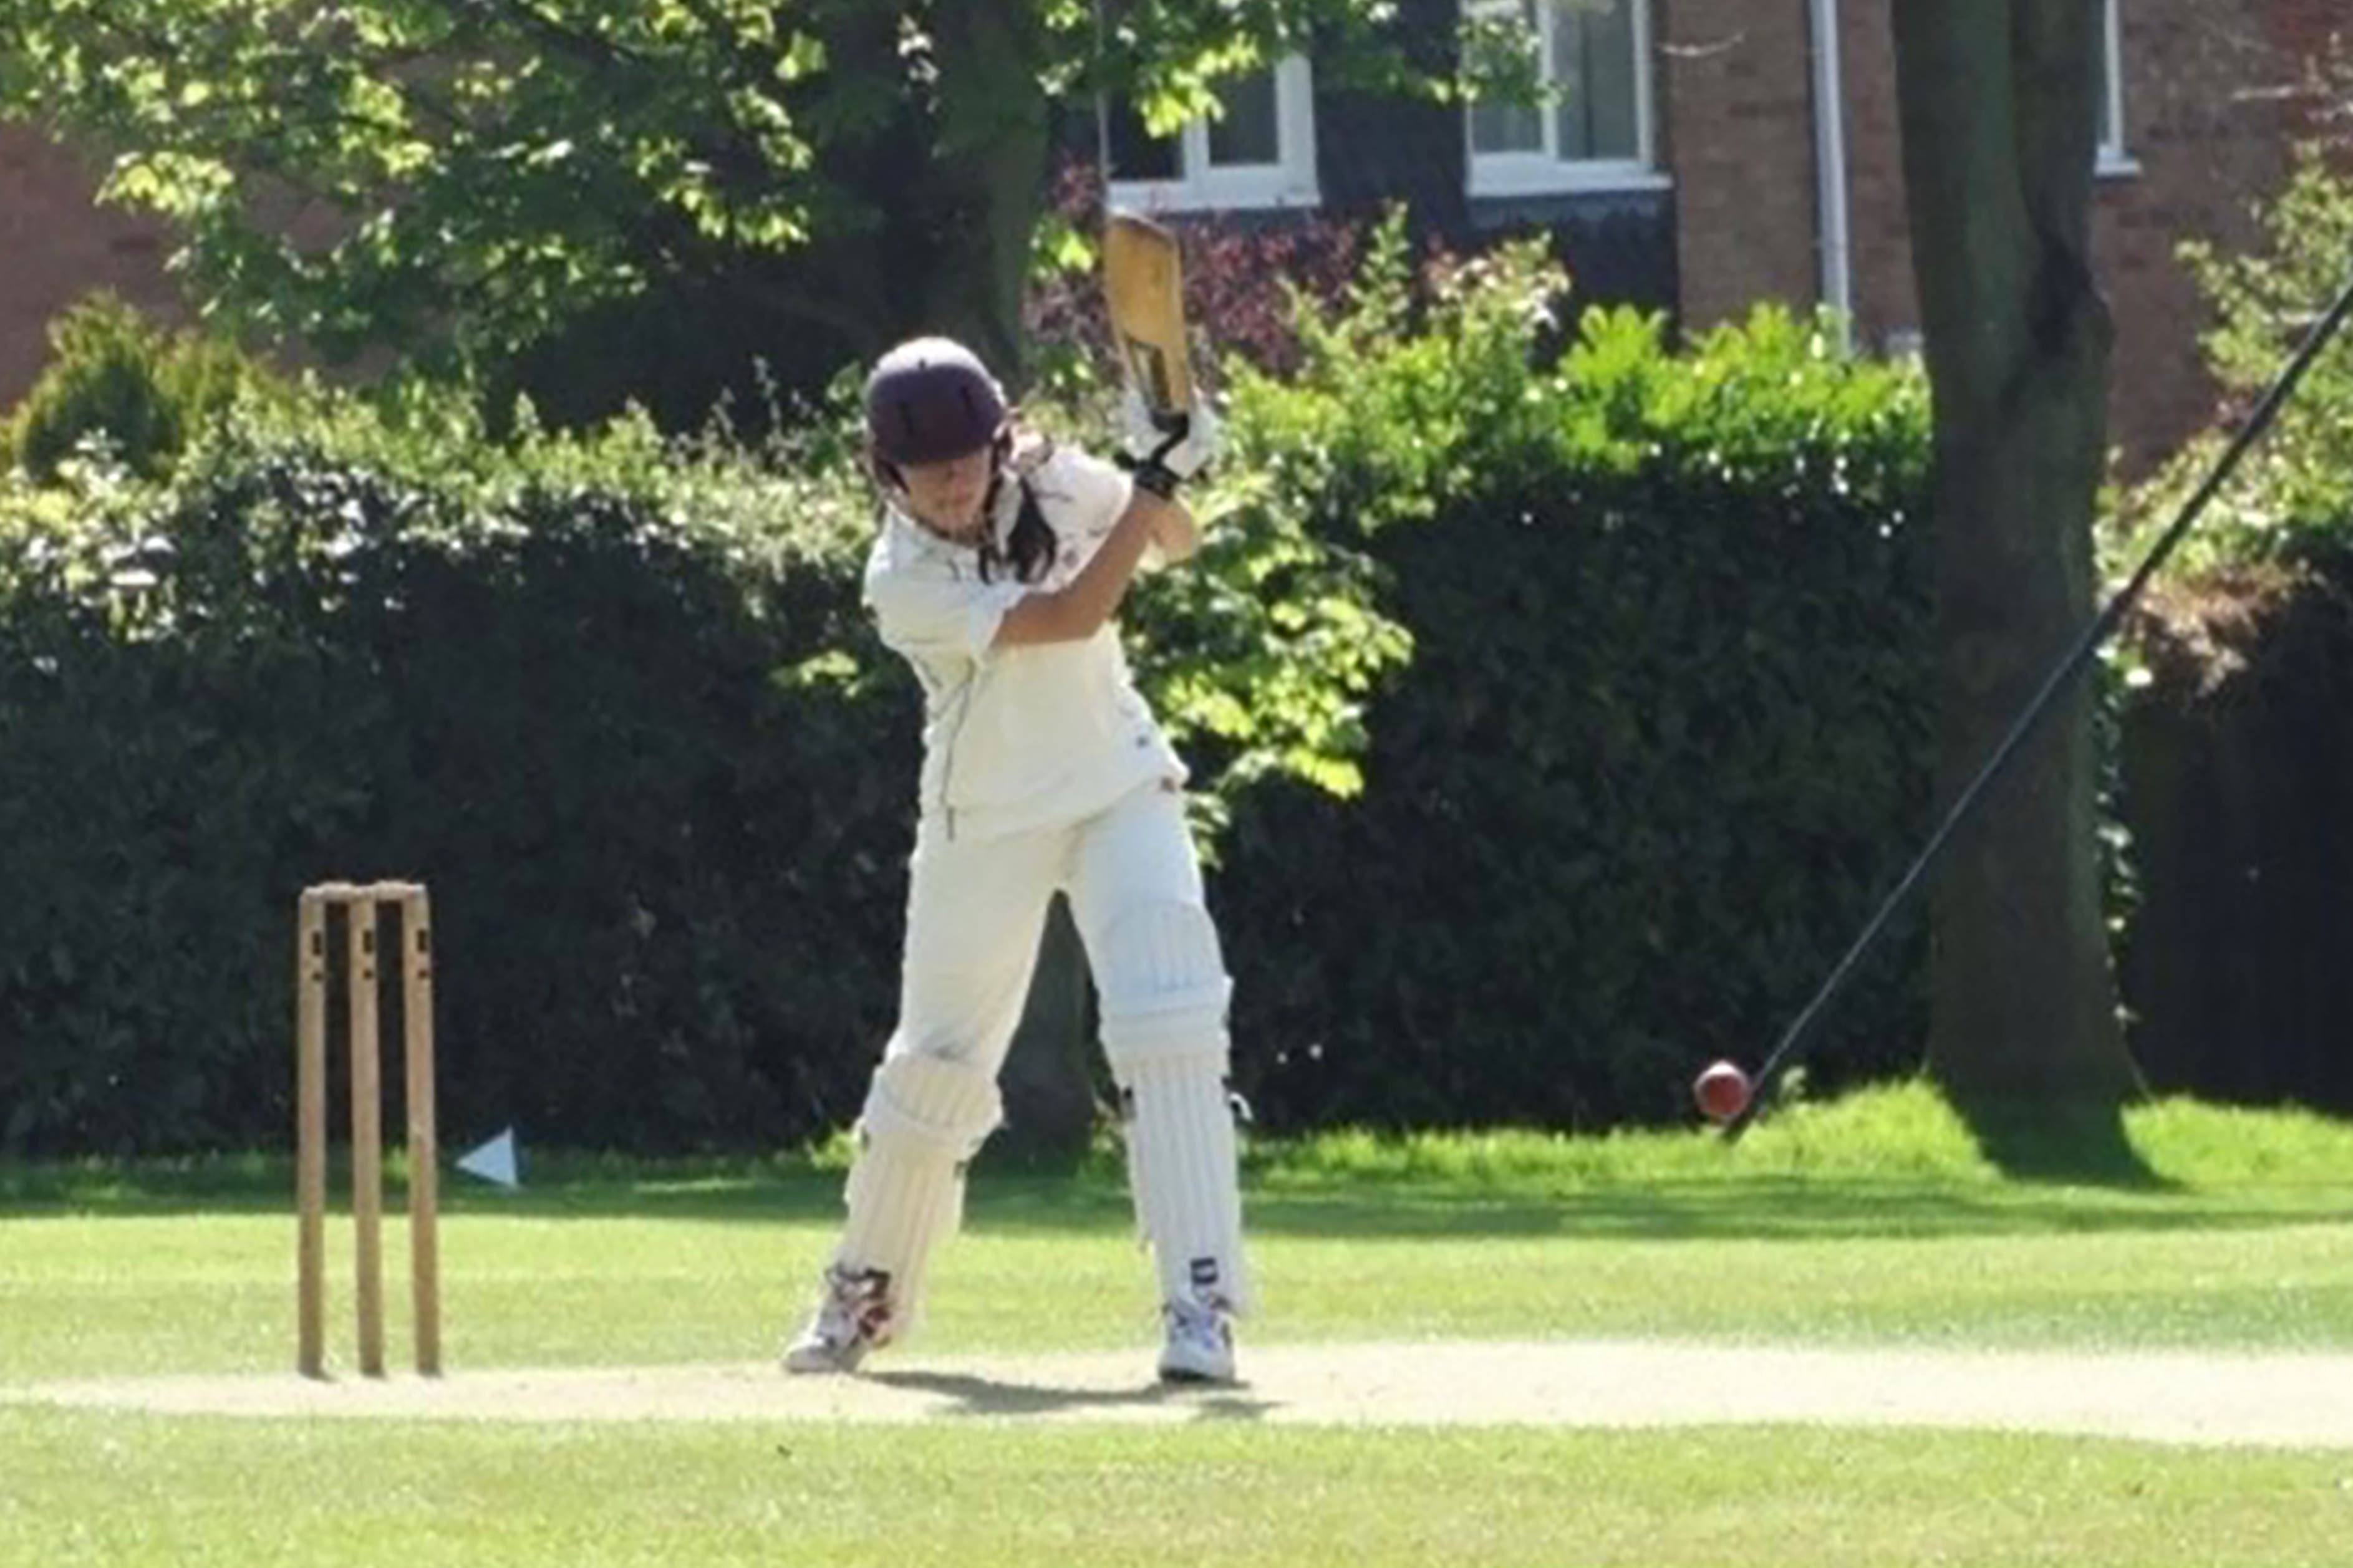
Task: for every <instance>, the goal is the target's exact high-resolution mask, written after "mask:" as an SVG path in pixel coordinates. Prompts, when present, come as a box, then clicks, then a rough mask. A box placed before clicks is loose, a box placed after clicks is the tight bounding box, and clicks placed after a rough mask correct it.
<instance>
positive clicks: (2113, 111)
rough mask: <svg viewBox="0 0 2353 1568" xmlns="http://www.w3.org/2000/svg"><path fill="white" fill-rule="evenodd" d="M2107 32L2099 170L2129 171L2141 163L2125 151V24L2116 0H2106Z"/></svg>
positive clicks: (2102, 50)
mask: <svg viewBox="0 0 2353 1568" xmlns="http://www.w3.org/2000/svg"><path fill="white" fill-rule="evenodd" d="M2105 10H2106V13H2107V16H2106V20H2105V34H2104V35H2103V37H2102V40H2101V45H2100V70H2101V75H2100V172H2101V173H2102V174H2131V173H2132V172H2133V171H2134V170H2135V169H2137V168H2138V167H2139V165H2138V164H2137V163H2134V162H2133V157H2132V154H2131V153H2128V152H2126V150H2125V50H2124V24H2123V22H2122V21H2121V19H2119V17H2118V16H2117V15H2116V0H2107V5H2106V6H2105Z"/></svg>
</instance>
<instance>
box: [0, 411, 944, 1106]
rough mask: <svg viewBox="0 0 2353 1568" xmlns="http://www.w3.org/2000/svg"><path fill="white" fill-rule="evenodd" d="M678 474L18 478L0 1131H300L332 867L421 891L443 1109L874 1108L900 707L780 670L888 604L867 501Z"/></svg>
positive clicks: (0, 801)
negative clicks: (681, 491)
mask: <svg viewBox="0 0 2353 1568" xmlns="http://www.w3.org/2000/svg"><path fill="white" fill-rule="evenodd" d="M91 499H92V498H88V497H85V498H83V503H84V504H85V505H87V504H88V503H89V501H90V500H91ZM684 499H686V498H685V497H683V496H680V495H671V496H663V495H661V494H659V492H656V491H651V490H646V489H632V488H631V487H630V486H629V485H628V484H627V483H624V482H620V481H618V480H617V479H616V478H615V477H614V476H610V475H607V476H594V475H588V474H580V475H573V476H567V475H565V474H564V473H563V472H562V471H561V464H558V463H539V464H529V465H522V466H519V468H518V471H516V472H513V473H511V474H506V475H502V476H501V477H499V478H498V479H495V480H493V481H491V482H489V483H484V484H479V485H478V484H474V483H471V482H469V481H468V480H467V479H464V478H461V477H456V476H450V475H448V474H442V475H437V476H436V477H434V478H431V479H423V478H420V477H418V476H417V474H414V473H406V474H404V473H402V472H400V471H399V469H398V468H397V466H396V465H392V464H386V463H382V462H379V461H375V460H371V459H370V458H367V457H365V456H363V455H356V454H353V453H351V452H348V451H344V452H336V453H330V452H326V451H322V450H316V449H304V448H303V447H301V446H289V445H278V444H275V443H262V444H260V445H259V446H255V447H245V448H241V449H239V450H237V451H236V452H235V453H233V454H224V455H223V456H222V458H221V460H220V461H219V462H218V463H217V464H216V465H213V466H207V467H206V468H205V469H204V470H203V471H200V472H197V473H195V474H194V475H192V476H190V477H189V478H188V479H186V480H185V482H184V483H183V484H182V485H181V486H180V487H179V488H178V489H175V490H174V491H172V492H170V493H168V494H159V495H152V496H147V497H142V498H138V499H137V500H135V501H134V500H125V501H123V502H121V503H120V504H118V505H117V506H116V507H114V508H112V509H111V516H107V517H106V518H105V519H104V521H103V522H102V523H100V522H99V521H97V520H96V519H95V518H94V516H93V513H92V512H90V511H85V512H84V513H83V515H82V517H81V519H80V521H79V525H78V526H77V527H75V528H72V529H57V530H42V529H38V528H36V527H31V526H28V525H27V519H26V517H24V516H21V515H20V517H19V518H18V520H17V521H18V527H17V528H16V530H15V531H13V533H12V535H11V537H10V538H9V540H8V553H7V558H6V562H5V567H0V577H5V588H6V605H7V613H6V614H5V617H0V725H5V736H6V740H5V746H0V842H5V845H6V846H7V849H6V853H7V856H8V860H9V868H10V875H9V882H10V884H11V897H10V898H9V899H8V900H6V901H5V904H0V963H5V970H0V978H5V1004H0V1038H5V1042H6V1047H7V1048H6V1050H5V1056H0V1142H5V1145H6V1146H8V1147H13V1148H27V1147H29V1148H33V1149H37V1150H38V1149H48V1150H55V1149H100V1150H126V1149H132V1148H139V1149H154V1148H177V1147H185V1146H188V1145H192V1144H205V1143H222V1142H227V1143H251V1142H280V1141H282V1139H283V1138H284V1136H285V1129H286V1128H287V1127H288V1126H289V1125H290V1123H289V1121H287V1120H286V1111H285V1110H284V1107H285V1104H286V1099H285V1097H286V1092H287V1087H288V1085H287V1077H288V1067H287V1049H286V1047H287V1037H288V1020H289V1018H290V975H291V959H290V952H291V945H290V942H291V937H290V931H291V924H290V922H291V916H292V899H293V895H294V892H295V890H296V889H299V888H301V886H303V885H305V884H306V883H308V882H311V881H314V880H320V879H329V878H353V879H369V878H374V877H379V876H416V877H422V878H424V879H426V880H427V881H428V882H429V883H430V884H431V885H432V887H433V889H434V891H435V894H436V898H437V904H438V910H437V915H438V922H437V923H438V930H437V937H438V943H439V952H440V961H439V965H438V973H439V983H440V991H441V996H442V1003H443V1010H444V1013H445V1015H446V1021H445V1029H444V1034H445V1041H446V1044H445V1048H444V1058H443V1073H444V1078H443V1085H444V1089H443V1098H444V1103H445V1104H446V1105H448V1106H449V1107H451V1108H452V1109H453V1115H452V1121H453V1127H454V1130H455V1131H456V1133H457V1134H458V1135H460V1136H464V1135H468V1134H470V1132H471V1131H479V1130H480V1129H482V1128H484V1127H486V1126H489V1125H494V1124H496V1123H497V1122H500V1121H506V1120H510V1119H512V1120H515V1121H520V1122H522V1124H523V1125H524V1126H526V1127H527V1128H531V1129H533V1130H534V1131H544V1132H546V1133H548V1134H553V1135H560V1136H564V1137H565V1138H567V1139H568V1140H574V1141H580V1142H596V1143H607V1144H614V1145H619V1146H638V1147H674V1146H677V1145H679V1144H681V1143H686V1144H692V1143H699V1142H753V1141H754V1140H756V1139H758V1138H760V1137H761V1136H763V1135H765V1134H766V1133H767V1132H768V1131H769V1130H772V1129H776V1128H786V1129H794V1130H798V1129H803V1128H806V1127H807V1126H810V1125H812V1124H814V1123H815V1122H816V1121H819V1120H822V1119H825V1118H828V1117H830V1116H832V1115H835V1114H838V1113H839V1112H840V1111H841V1110H843V1109H844V1108H845V1107H847V1106H848V1105H849V1104H850V1103H852V1101H851V1100H850V1093H851V1090H850V1087H849V1086H850V1084H851V1082H852V1079H853V1078H854V1076H855V1074H854V1073H853V1071H852V1070H851V1069H850V1068H849V1066H848V1061H849V1058H850V1057H851V1056H852V1055H853V1053H854V1052H855V1051H856V1050H857V1049H858V1048H859V1047H861V1046H862V1045H864V1044H866V1043H868V1042H871V1039H872V1038H873V1037H875V1036H876V1035H877V1034H878V1033H879V1031H880V1030H881V1028H882V1027H883V1026H884V1025H885V1022H886V1020H885V1017H884V1012H885V1010H886V1009H887V1005H888V998H889V996H890V993H891V970H892V952H893V951H894V942H895V932H894V931H893V929H892V926H893V921H892V919H891V909H892V883H893V881H894V866H895V861H896V859H897V858H898V856H899V855H900V854H901V853H902V852H903V837H904V834H903V829H902V822H901V820H900V811H899V807H900V805H901V802H902V795H903V790H902V788H901V784H902V774H903V772H904V768H905V766H906V765H908V764H907V759H908V757H909V755H910V753H911V749H912V746H913V725H912V715H911V714H910V712H909V711H908V709H907V707H906V705H905V703H904V702H903V701H901V700H897V699H899V698H900V697H901V696H902V693H899V692H897V691H894V690H892V691H886V690H884V689H881V687H880V685H879V684H877V683H872V682H865V681H860V680H856V679H851V680H835V679H813V678H808V677H807V676H806V675H797V674H796V672H806V671H807V669H808V668H809V666H808V661H809V660H811V659H812V658H817V657H818V656H820V655H827V654H830V653H832V652H834V651H835V650H839V649H843V648H853V649H856V648H860V638H861V637H863V636H864V635H865V634H864V632H863V630H862V627H861V626H860V622H859V620H858V617H857V616H856V615H855V614H854V601H853V600H852V598H851V596H850V589H851V584H852V583H853V580H854V556H855V553H856V537H855V536H856V533H857V531H858V528H859V525H858V523H857V521H856V520H855V518H854V517H853V516H852V515H850V514H851V513H852V511H853V510H854V509H853V508H852V507H851V506H849V504H848V502H847V500H846V498H842V497H830V498H826V497H818V498H808V499H809V502H810V504H811V506H812V509H813V510H817V511H818V512H819V513H820V515H824V514H825V512H826V510H827V509H828V508H829V509H830V514H831V516H830V521H832V522H834V523H835V524H836V526H833V527H831V528H830V529H828V528H804V529H803V530H801V531H797V532H793V533H786V531H782V530H779V529H778V528H777V527H776V524H775V521H774V516H775V514H776V513H779V512H783V511H786V510H789V509H791V508H792V507H794V506H795V505H796V504H797V503H799V502H801V501H802V500H804V498H802V497H799V496H797V495H796V494H795V492H794V490H793V489H792V487H790V486H787V485H785V484H782V483H778V484H773V485H761V484H758V483H755V482H753V481H751V480H749V479H741V480H738V481H736V482H733V483H731V484H725V485H718V484H714V485H710V486H706V487H702V489H701V493H700V494H699V495H696V496H694V497H693V498H692V499H693V501H694V504H693V505H692V506H691V509H689V508H681V509H679V510H672V508H671V506H670V505H668V504H665V503H666V502H671V501H677V500H684ZM796 554H798V555H799V559H795V556H796ZM868 662H870V663H876V664H879V659H872V658H869V660H868ZM820 668H821V667H820Z"/></svg>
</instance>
